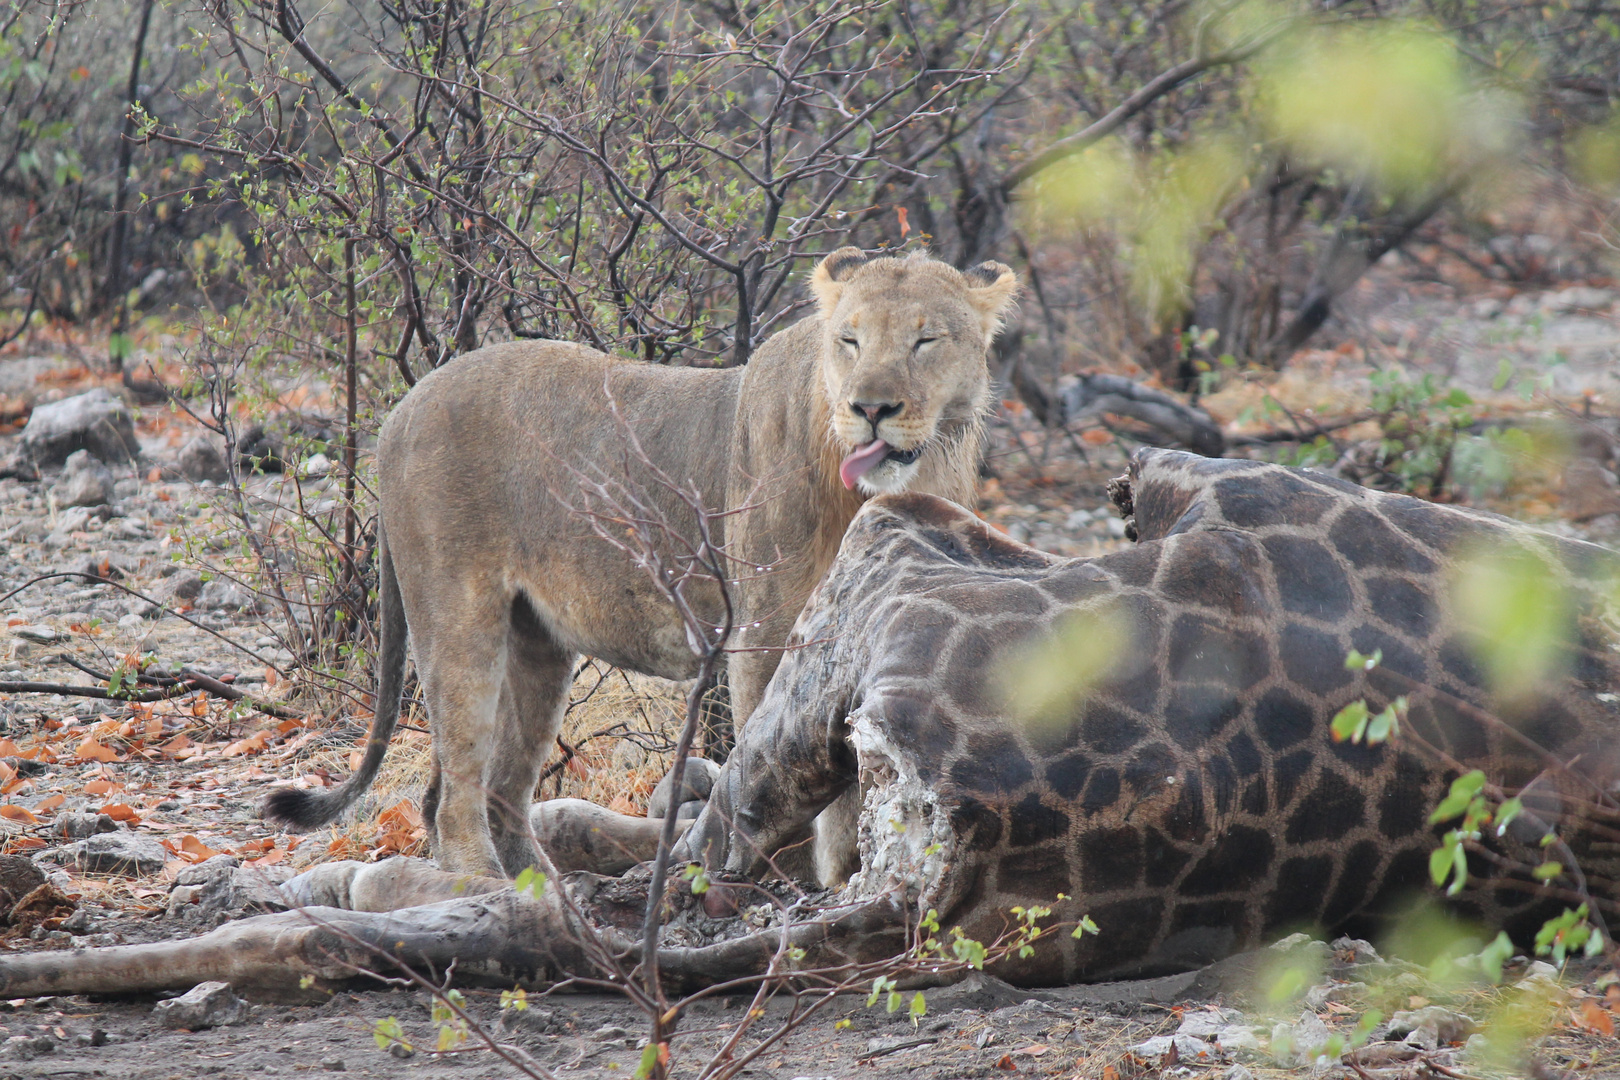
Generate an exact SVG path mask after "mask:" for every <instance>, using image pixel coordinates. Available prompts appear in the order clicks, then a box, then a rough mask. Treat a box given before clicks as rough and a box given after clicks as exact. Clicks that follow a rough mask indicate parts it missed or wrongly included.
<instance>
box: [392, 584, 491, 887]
mask: <svg viewBox="0 0 1620 1080" xmlns="http://www.w3.org/2000/svg"><path fill="white" fill-rule="evenodd" d="M457 584H460V585H463V586H468V585H469V583H466V582H460V583H457V582H450V581H444V580H442V579H441V580H440V581H437V582H435V585H437V586H439V588H440V589H441V590H442V592H441V595H440V597H438V598H437V602H433V603H424V604H418V605H412V606H414V607H416V608H417V609H418V610H423V609H425V610H430V611H434V612H437V613H440V615H439V617H438V618H436V619H433V620H425V621H424V623H425V624H424V625H416V624H413V625H412V626H411V632H412V635H413V638H414V639H415V645H416V650H415V651H416V659H417V667H418V670H419V671H420V673H421V680H422V690H423V693H424V695H425V696H426V698H427V706H428V718H429V720H430V722H431V724H432V727H433V756H434V765H435V769H434V775H433V778H432V780H431V781H430V784H429V791H428V797H427V799H426V800H425V802H426V803H427V804H429V805H428V806H427V809H428V810H429V811H430V813H429V814H425V815H424V817H430V819H431V830H430V838H429V839H430V842H431V845H432V849H433V857H434V859H435V860H436V861H437V862H438V864H439V866H440V867H441V868H442V869H444V870H448V871H453V872H457V873H465V874H482V875H485V876H488V877H501V876H503V875H504V873H505V871H504V869H503V867H502V864H501V859H500V856H499V854H498V853H497V851H496V849H495V845H494V843H493V841H492V837H491V834H490V822H489V809H488V800H487V798H486V794H485V793H486V792H487V791H488V789H489V781H490V777H491V776H492V775H493V774H494V772H495V769H494V764H493V763H494V759H495V757H496V752H497V746H498V742H499V729H498V718H497V713H498V708H499V704H500V698H501V694H502V687H503V684H504V682H505V678H506V668H507V641H506V639H507V622H508V612H507V610H505V608H506V604H505V603H504V602H503V600H502V599H501V598H499V597H498V594H497V593H496V590H493V589H491V590H483V589H478V588H475V587H464V588H453V587H452V586H454V585H457Z"/></svg>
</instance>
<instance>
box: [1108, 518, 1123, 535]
mask: <svg viewBox="0 0 1620 1080" xmlns="http://www.w3.org/2000/svg"><path fill="white" fill-rule="evenodd" d="M1107 521H1108V535H1109V536H1112V537H1114V538H1115V539H1124V536H1125V519H1124V518H1118V517H1111V518H1108V519H1107Z"/></svg>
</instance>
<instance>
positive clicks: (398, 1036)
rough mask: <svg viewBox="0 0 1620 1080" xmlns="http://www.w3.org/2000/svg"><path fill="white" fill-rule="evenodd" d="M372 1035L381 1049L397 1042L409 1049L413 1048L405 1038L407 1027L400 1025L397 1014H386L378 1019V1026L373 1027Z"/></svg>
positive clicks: (385, 1048)
mask: <svg viewBox="0 0 1620 1080" xmlns="http://www.w3.org/2000/svg"><path fill="white" fill-rule="evenodd" d="M371 1037H372V1039H373V1040H374V1041H375V1042H376V1043H377V1049H379V1050H387V1049H388V1048H389V1047H390V1046H393V1045H394V1044H395V1043H398V1044H399V1045H400V1046H403V1047H404V1048H405V1049H407V1050H410V1049H412V1047H411V1044H410V1043H409V1042H407V1041H406V1039H405V1029H404V1028H403V1027H401V1026H400V1023H399V1017H397V1016H385V1017H383V1018H382V1019H381V1020H379V1021H377V1024H376V1026H375V1027H373V1028H372V1029H371Z"/></svg>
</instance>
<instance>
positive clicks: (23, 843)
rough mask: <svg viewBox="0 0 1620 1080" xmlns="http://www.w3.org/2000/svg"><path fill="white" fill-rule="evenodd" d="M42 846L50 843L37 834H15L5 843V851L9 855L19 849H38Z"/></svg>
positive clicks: (47, 845)
mask: <svg viewBox="0 0 1620 1080" xmlns="http://www.w3.org/2000/svg"><path fill="white" fill-rule="evenodd" d="M43 847H50V845H49V844H47V843H46V842H45V841H43V840H41V839H40V838H39V837H37V836H17V837H13V838H12V839H11V841H10V842H9V843H7V844H6V847H5V852H6V854H7V855H11V854H15V853H16V852H19V851H38V850H39V849H40V848H43Z"/></svg>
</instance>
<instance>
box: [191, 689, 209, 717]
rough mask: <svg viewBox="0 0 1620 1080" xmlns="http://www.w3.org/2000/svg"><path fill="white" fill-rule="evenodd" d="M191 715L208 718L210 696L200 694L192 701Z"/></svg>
mask: <svg viewBox="0 0 1620 1080" xmlns="http://www.w3.org/2000/svg"><path fill="white" fill-rule="evenodd" d="M191 715H192V716H207V715H208V695H207V694H198V695H197V696H196V697H195V698H193V699H192V701H191Z"/></svg>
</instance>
